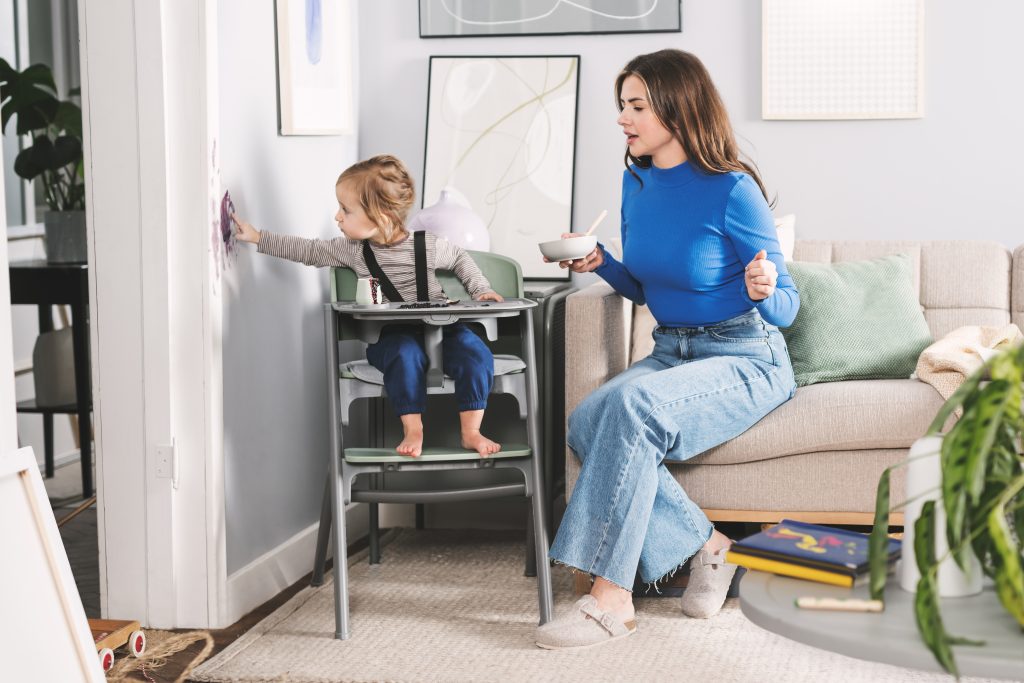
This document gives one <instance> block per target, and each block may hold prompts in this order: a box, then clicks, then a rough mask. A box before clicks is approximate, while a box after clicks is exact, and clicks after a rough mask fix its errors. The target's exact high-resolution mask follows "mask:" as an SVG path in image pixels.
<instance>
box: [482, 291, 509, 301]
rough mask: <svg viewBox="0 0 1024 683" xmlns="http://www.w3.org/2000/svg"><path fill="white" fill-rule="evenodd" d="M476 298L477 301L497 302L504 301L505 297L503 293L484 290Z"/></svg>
mask: <svg viewBox="0 0 1024 683" xmlns="http://www.w3.org/2000/svg"><path fill="white" fill-rule="evenodd" d="M476 300H477V301H497V302H499V303H500V302H502V301H504V300H505V298H504V297H502V296H501V294H498V293H497V292H484V293H483V294H481V295H480V296H478V297H477V298H476Z"/></svg>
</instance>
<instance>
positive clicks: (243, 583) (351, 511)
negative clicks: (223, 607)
mask: <svg viewBox="0 0 1024 683" xmlns="http://www.w3.org/2000/svg"><path fill="white" fill-rule="evenodd" d="M345 522H346V524H345V526H346V527H347V528H346V532H347V540H348V543H349V544H351V543H352V542H354V541H356V540H359V539H360V538H362V537H363V536H366V534H367V529H368V528H369V513H368V511H367V507H366V505H363V504H360V503H352V504H350V505H349V506H348V507H347V508H345ZM319 527H320V524H319V522H317V523H316V524H311V525H310V526H308V527H306V528H305V529H303V530H302V531H300V532H299V533H297V534H295V535H294V536H292V537H291V538H289V539H288V540H287V541H285V542H284V543H282V544H281V545H279V546H277V547H276V548H273V549H272V550H268V551H267V552H265V553H264V554H263V555H261V556H259V557H257V558H256V559H255V560H253V561H252V562H250V563H249V564H247V565H246V566H244V567H242V568H241V569H239V570H238V571H236V572H234V573H233V574H231V575H230V576H228V580H227V592H228V611H227V615H225V617H226V618H225V622H224V624H222V626H229V625H231V624H233V623H235V622H236V621H238V620H239V619H241V618H242V617H243V616H245V615H246V614H248V613H249V612H251V611H252V610H253V609H255V608H257V607H259V606H260V605H262V604H263V603H264V602H266V601H267V600H269V599H270V598H272V597H274V596H275V595H277V594H278V593H280V592H281V591H283V590H284V589H285V588H287V587H288V586H291V585H292V584H293V583H295V582H296V581H298V580H299V579H300V578H302V577H303V576H305V575H306V574H308V573H309V572H310V571H311V570H312V569H313V553H314V552H315V551H316V536H317V530H318V529H319ZM330 554H331V552H330V549H329V550H328V557H330Z"/></svg>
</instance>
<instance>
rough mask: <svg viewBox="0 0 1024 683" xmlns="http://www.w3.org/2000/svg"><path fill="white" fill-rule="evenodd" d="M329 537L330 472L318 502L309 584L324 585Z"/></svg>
mask: <svg viewBox="0 0 1024 683" xmlns="http://www.w3.org/2000/svg"><path fill="white" fill-rule="evenodd" d="M330 538H331V478H330V472H328V473H327V478H325V479H324V497H323V502H321V504H320V528H319V529H317V532H316V554H315V555H314V556H313V578H311V579H310V580H309V585H310V586H322V585H324V571H325V570H326V565H327V543H328V541H329V540H330Z"/></svg>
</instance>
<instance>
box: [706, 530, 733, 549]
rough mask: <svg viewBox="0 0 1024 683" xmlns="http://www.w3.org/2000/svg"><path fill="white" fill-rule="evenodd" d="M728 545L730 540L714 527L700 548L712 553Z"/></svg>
mask: <svg viewBox="0 0 1024 683" xmlns="http://www.w3.org/2000/svg"><path fill="white" fill-rule="evenodd" d="M730 545H732V541H731V540H729V537H728V536H726V535H725V534H723V533H722V532H721V531H719V530H718V529H715V530H714V531H713V532H711V538H709V539H708V542H707V543H705V544H704V547H703V548H701V550H706V551H708V552H709V553H711V554H712V555H714V554H715V553H717V552H718V551H719V550H721V549H722V548H728V547H729V546H730Z"/></svg>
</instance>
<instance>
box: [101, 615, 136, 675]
mask: <svg viewBox="0 0 1024 683" xmlns="http://www.w3.org/2000/svg"><path fill="white" fill-rule="evenodd" d="M89 630H90V631H92V639H93V640H94V641H96V653H97V655H98V656H99V658H100V665H101V666H102V667H103V670H104V671H110V667H112V666H114V658H115V657H114V650H116V649H117V648H119V647H121V646H122V645H124V646H125V647H126V648H127V650H128V652H129V654H131V655H132V656H133V657H141V656H142V653H143V652H145V651H146V634H145V633H143V632H142V630H141V629H140V628H139V622H137V621H123V620H121V619H90V620H89Z"/></svg>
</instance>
